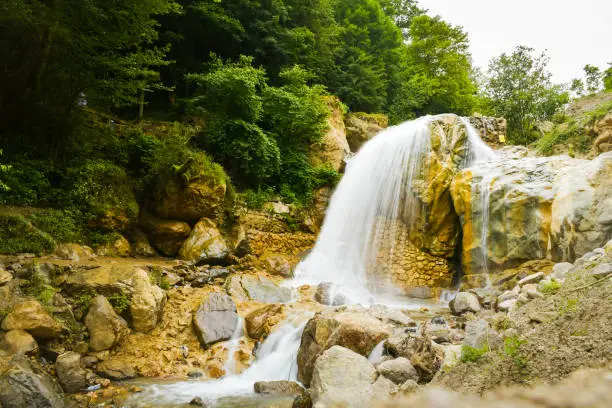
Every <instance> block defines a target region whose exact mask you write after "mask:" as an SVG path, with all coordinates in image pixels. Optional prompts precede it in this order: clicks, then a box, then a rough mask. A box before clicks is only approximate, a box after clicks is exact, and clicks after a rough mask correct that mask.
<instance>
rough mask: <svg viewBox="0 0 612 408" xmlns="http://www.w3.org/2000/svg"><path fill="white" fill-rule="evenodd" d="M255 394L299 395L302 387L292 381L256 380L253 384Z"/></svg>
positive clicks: (302, 390) (302, 389)
mask: <svg viewBox="0 0 612 408" xmlns="http://www.w3.org/2000/svg"><path fill="white" fill-rule="evenodd" d="M254 389H255V392H256V393H257V394H269V395H300V394H302V393H303V392H304V388H302V386H301V385H299V384H298V383H296V382H294V381H258V382H256V383H255V385H254Z"/></svg>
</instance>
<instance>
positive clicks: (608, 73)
mask: <svg viewBox="0 0 612 408" xmlns="http://www.w3.org/2000/svg"><path fill="white" fill-rule="evenodd" d="M608 65H609V67H608V69H606V70H605V71H604V73H603V84H604V90H605V91H612V62H609V63H608Z"/></svg>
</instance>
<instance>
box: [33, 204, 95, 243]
mask: <svg viewBox="0 0 612 408" xmlns="http://www.w3.org/2000/svg"><path fill="white" fill-rule="evenodd" d="M29 219H30V220H31V221H32V224H33V225H34V226H35V227H37V228H38V229H40V230H42V231H45V232H46V233H48V234H49V235H51V236H52V237H53V239H55V241H57V242H76V243H83V240H84V235H83V234H84V232H83V224H82V222H83V220H82V215H81V213H80V212H78V211H76V210H70V209H66V210H54V209H45V210H41V211H38V212H35V213H34V214H32V215H31V216H30V217H29Z"/></svg>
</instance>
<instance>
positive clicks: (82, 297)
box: [72, 290, 96, 314]
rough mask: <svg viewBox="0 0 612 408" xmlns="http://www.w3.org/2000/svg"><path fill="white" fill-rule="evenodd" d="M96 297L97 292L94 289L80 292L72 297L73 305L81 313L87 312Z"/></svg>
mask: <svg viewBox="0 0 612 408" xmlns="http://www.w3.org/2000/svg"><path fill="white" fill-rule="evenodd" d="M95 297H96V293H95V292H94V291H92V290H88V291H86V292H83V293H80V294H78V295H77V296H75V297H73V298H72V302H73V306H72V307H73V309H74V310H79V311H80V312H81V313H83V314H85V313H86V312H87V310H89V306H90V305H91V302H92V301H93V300H94V298H95Z"/></svg>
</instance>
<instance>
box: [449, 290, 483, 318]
mask: <svg viewBox="0 0 612 408" xmlns="http://www.w3.org/2000/svg"><path fill="white" fill-rule="evenodd" d="M448 307H449V308H450V310H451V312H453V314H455V315H461V314H463V313H466V312H472V313H477V312H480V302H479V301H478V296H476V295H475V294H473V293H470V292H459V293H457V295H456V296H455V297H454V298H453V300H451V301H450V302H449V304H448Z"/></svg>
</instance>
